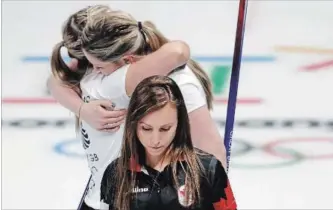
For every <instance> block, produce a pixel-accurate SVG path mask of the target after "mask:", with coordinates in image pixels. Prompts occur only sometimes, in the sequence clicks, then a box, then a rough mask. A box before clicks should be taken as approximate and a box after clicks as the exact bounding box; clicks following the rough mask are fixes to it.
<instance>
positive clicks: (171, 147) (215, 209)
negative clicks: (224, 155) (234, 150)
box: [101, 76, 237, 210]
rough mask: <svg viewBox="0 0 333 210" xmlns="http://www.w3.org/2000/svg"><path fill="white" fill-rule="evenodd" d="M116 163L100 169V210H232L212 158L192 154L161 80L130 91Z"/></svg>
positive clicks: (176, 103)
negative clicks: (102, 171)
mask: <svg viewBox="0 0 333 210" xmlns="http://www.w3.org/2000/svg"><path fill="white" fill-rule="evenodd" d="M128 113H131V114H128V115H127V117H126V122H125V131H124V137H123V142H122V148H121V153H120V157H119V158H117V159H116V160H114V161H113V162H112V163H111V164H110V165H109V166H108V167H107V169H106V171H105V172H104V175H103V179H102V184H101V209H117V210H128V209H131V210H140V209H146V210H147V209H159V210H162V209H168V210H171V209H172V210H177V209H195V210H201V209H202V210H222V209H236V208H237V205H236V202H235V199H234V196H233V193H232V190H231V187H230V185H229V181H228V177H227V174H226V172H225V170H224V168H223V166H222V164H221V162H220V161H219V160H217V159H216V158H215V157H214V156H212V155H210V154H207V153H204V152H203V151H200V150H198V149H195V148H194V147H193V144H192V140H191V133H190V124H189V117H188V113H187V110H186V106H185V102H184V99H183V96H182V93H181V91H180V89H179V87H178V86H177V84H176V83H175V82H174V81H173V80H172V79H170V78H168V77H165V76H152V77H149V78H147V79H145V80H143V81H142V82H141V83H140V84H139V85H138V86H137V87H136V89H135V90H134V92H133V94H132V97H131V100H130V104H129V107H128Z"/></svg>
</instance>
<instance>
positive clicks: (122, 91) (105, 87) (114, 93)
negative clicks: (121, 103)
mask: <svg viewBox="0 0 333 210" xmlns="http://www.w3.org/2000/svg"><path fill="white" fill-rule="evenodd" d="M128 67H129V65H125V66H122V67H120V68H119V69H117V70H116V71H115V72H113V73H112V74H110V75H107V76H105V77H103V79H102V81H101V91H102V93H103V96H104V97H105V98H115V97H127V98H129V97H128V96H127V92H126V75H127V71H128Z"/></svg>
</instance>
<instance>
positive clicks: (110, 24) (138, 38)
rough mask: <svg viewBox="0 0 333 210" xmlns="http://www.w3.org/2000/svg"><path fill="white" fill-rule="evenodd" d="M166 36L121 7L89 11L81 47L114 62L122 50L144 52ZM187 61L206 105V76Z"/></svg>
mask: <svg viewBox="0 0 333 210" xmlns="http://www.w3.org/2000/svg"><path fill="white" fill-rule="evenodd" d="M167 42H169V40H168V39H167V38H166V37H165V36H164V35H163V34H162V33H161V32H160V31H159V30H157V28H156V27H155V25H154V24H153V23H152V22H150V21H145V22H143V23H142V24H141V22H138V21H136V20H135V19H134V18H133V17H132V16H131V15H129V14H128V13H126V12H123V11H112V12H109V13H107V14H97V13H95V15H91V16H90V17H89V19H88V22H87V25H86V27H85V29H84V30H83V32H82V47H83V49H84V50H85V51H86V52H87V53H89V54H90V55H92V56H94V57H96V58H97V59H99V60H101V61H107V62H115V63H117V62H118V61H120V60H121V59H122V57H123V56H124V55H126V54H135V55H146V54H148V53H150V52H154V51H156V50H158V49H159V48H160V47H161V46H162V45H164V44H166V43H167ZM187 65H188V66H189V67H190V69H191V70H192V71H193V73H194V74H195V76H196V77H197V78H198V80H199V81H200V83H201V85H202V87H203V89H204V91H205V94H206V102H207V106H208V108H209V109H212V103H213V93H212V85H211V82H210V79H209V77H208V75H207V74H206V72H205V71H204V70H203V69H202V67H201V66H200V65H199V64H198V63H197V62H195V61H194V60H190V61H189V62H188V63H187Z"/></svg>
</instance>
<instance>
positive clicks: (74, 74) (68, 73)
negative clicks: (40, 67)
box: [51, 41, 87, 133]
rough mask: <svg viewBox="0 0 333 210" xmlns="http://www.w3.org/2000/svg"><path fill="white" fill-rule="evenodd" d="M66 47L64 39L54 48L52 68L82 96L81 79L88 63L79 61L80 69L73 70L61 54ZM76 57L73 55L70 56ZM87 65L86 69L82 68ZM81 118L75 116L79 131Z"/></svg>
mask: <svg viewBox="0 0 333 210" xmlns="http://www.w3.org/2000/svg"><path fill="white" fill-rule="evenodd" d="M62 47H64V41H61V42H59V43H58V44H56V45H55V46H54V48H53V51H52V55H51V69H52V74H53V76H54V77H56V78H57V79H59V80H60V81H62V82H63V84H65V85H67V86H68V87H70V88H72V89H73V90H74V91H75V92H77V94H78V95H79V96H81V88H80V81H81V79H82V77H83V75H84V73H85V70H86V68H87V63H86V62H85V61H84V60H81V61H79V64H78V68H79V69H78V70H77V71H73V70H71V69H70V68H69V67H68V66H67V64H66V63H65V61H64V60H63V59H62V56H61V48H62ZM70 57H72V58H74V57H73V56H70ZM84 66H86V67H85V68H84V69H80V68H82V67H84ZM79 124H80V119H79V118H78V117H75V130H76V133H78V132H79Z"/></svg>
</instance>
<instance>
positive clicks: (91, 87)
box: [80, 65, 206, 209]
mask: <svg viewBox="0 0 333 210" xmlns="http://www.w3.org/2000/svg"><path fill="white" fill-rule="evenodd" d="M128 67H129V65H126V66H123V67H121V68H120V69H118V70H117V71H115V72H114V73H112V74H110V75H108V76H104V75H102V74H100V73H96V72H91V73H88V74H87V75H86V76H84V78H83V79H82V81H81V83H80V85H81V90H82V98H83V100H84V101H85V102H89V101H92V100H99V99H107V100H110V101H111V102H113V103H114V104H115V106H116V109H122V108H127V107H128V104H129V101H130V98H129V97H128V96H127V94H126V90H125V78H126V74H127V70H128ZM170 78H172V79H173V80H174V81H175V82H176V83H177V84H178V86H179V88H180V90H181V92H182V94H183V97H184V100H185V104H186V107H187V111H188V112H191V111H193V110H195V109H197V108H199V107H202V106H204V105H205V104H206V98H205V93H204V91H203V88H202V86H201V84H200V82H199V81H198V79H197V78H196V77H195V75H194V74H193V72H192V71H191V70H190V69H189V68H188V67H186V68H185V69H184V70H180V71H177V72H175V73H172V74H170ZM123 126H124V123H123V124H122V125H121V127H120V129H119V130H118V131H117V132H115V133H107V132H103V131H98V130H96V129H94V128H92V127H90V126H89V125H88V124H87V123H85V122H84V121H82V123H81V136H82V144H83V148H84V150H85V153H86V156H87V160H88V166H89V168H90V171H91V174H92V179H91V181H90V183H89V190H88V193H87V195H86V197H85V203H86V204H87V205H88V206H90V207H92V208H94V209H99V208H100V184H101V180H102V177H103V173H104V170H105V168H106V167H107V166H108V165H109V164H110V163H111V162H112V161H113V160H114V159H116V158H117V157H118V156H119V152H120V148H121V142H122V138H123V133H124V127H123Z"/></svg>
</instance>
